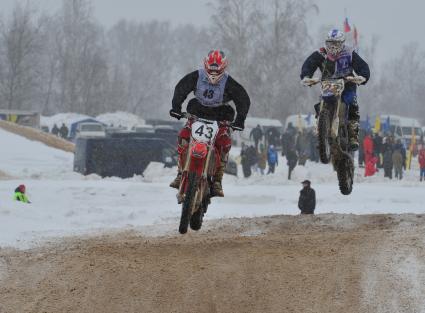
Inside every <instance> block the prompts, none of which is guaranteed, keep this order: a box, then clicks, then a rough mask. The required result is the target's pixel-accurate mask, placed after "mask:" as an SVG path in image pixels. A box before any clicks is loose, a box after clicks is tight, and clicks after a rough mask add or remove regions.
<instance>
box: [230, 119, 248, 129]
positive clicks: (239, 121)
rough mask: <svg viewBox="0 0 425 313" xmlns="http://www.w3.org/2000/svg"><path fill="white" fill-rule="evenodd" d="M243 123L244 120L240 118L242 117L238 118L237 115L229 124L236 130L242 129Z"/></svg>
mask: <svg viewBox="0 0 425 313" xmlns="http://www.w3.org/2000/svg"><path fill="white" fill-rule="evenodd" d="M244 124H245V123H244V120H242V119H240V118H238V117H236V119H235V121H234V122H233V123H232V124H230V127H231V128H232V129H233V130H237V131H240V132H241V131H243V130H244V128H245V125H244Z"/></svg>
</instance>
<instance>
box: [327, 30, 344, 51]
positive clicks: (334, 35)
mask: <svg viewBox="0 0 425 313" xmlns="http://www.w3.org/2000/svg"><path fill="white" fill-rule="evenodd" d="M344 43H345V35H344V33H343V32H342V31H340V30H338V29H332V30H331V31H330V32H329V33H328V37H327V38H326V51H327V52H328V53H329V54H331V55H334V56H336V55H338V54H340V53H341V51H342V50H343V49H344Z"/></svg>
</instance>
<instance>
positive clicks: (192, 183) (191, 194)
mask: <svg viewBox="0 0 425 313" xmlns="http://www.w3.org/2000/svg"><path fill="white" fill-rule="evenodd" d="M187 180H188V181H187V189H186V195H185V197H184V200H183V203H182V214H181V217H180V226H179V233H180V234H186V233H187V228H188V227H189V221H190V218H191V215H192V205H193V201H194V200H195V199H194V198H195V194H196V188H197V183H196V173H189V175H188V177H187Z"/></svg>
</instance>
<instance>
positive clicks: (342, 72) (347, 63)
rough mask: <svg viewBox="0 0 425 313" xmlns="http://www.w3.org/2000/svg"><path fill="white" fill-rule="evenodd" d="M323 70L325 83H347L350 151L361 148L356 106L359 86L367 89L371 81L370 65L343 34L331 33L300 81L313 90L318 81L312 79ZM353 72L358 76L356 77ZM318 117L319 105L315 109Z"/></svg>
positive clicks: (345, 98) (344, 95)
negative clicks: (346, 41)
mask: <svg viewBox="0 0 425 313" xmlns="http://www.w3.org/2000/svg"><path fill="white" fill-rule="evenodd" d="M317 69H320V71H321V72H322V78H321V79H322V80H326V79H338V78H344V79H345V87H344V92H343V93H342V95H341V97H342V101H343V102H344V103H345V104H346V105H348V108H349V109H348V133H349V137H350V147H351V151H355V150H357V149H358V147H359V137H358V136H359V120H360V114H359V106H358V103H357V94H356V89H357V85H364V84H366V83H367V81H368V80H369V77H370V71H369V65H368V64H367V63H366V62H365V61H364V60H363V59H362V58H361V57H360V56H359V55H358V54H357V52H355V51H354V50H353V49H351V48H349V47H348V46H347V45H345V35H344V33H343V32H341V31H339V30H337V29H332V30H331V31H330V32H329V34H328V36H327V38H326V42H325V47H323V48H320V49H319V50H318V51H316V52H314V53H313V54H311V55H310V56H309V57H308V58H307V60H306V61H305V62H304V64H303V66H302V69H301V79H302V83H303V84H304V85H305V86H312V85H314V84H315V83H317V81H316V80H315V79H314V78H312V76H313V74H314V72H315V71H316V70H317ZM354 72H355V73H356V74H357V75H354ZM315 109H316V112H317V113H318V111H319V108H318V105H316V106H315Z"/></svg>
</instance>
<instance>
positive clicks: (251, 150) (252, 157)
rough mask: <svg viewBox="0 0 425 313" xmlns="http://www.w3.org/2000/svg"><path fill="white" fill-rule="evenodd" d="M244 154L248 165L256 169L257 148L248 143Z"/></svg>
mask: <svg viewBox="0 0 425 313" xmlns="http://www.w3.org/2000/svg"><path fill="white" fill-rule="evenodd" d="M246 154H247V157H248V162H249V166H250V167H251V168H252V169H253V170H254V171H257V162H258V153H257V150H256V149H255V147H254V146H253V145H250V146H249V147H248V148H247V149H246Z"/></svg>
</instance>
